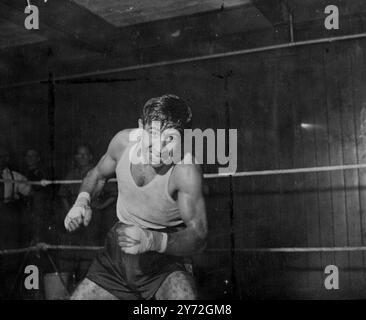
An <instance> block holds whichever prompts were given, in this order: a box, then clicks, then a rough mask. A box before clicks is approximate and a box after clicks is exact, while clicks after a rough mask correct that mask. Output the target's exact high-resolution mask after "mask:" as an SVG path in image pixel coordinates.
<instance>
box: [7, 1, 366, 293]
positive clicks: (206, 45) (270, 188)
mask: <svg viewBox="0 0 366 320" xmlns="http://www.w3.org/2000/svg"><path fill="white" fill-rule="evenodd" d="M77 2H79V4H77ZM117 2H118V1H108V3H110V4H112V3H114V7H113V8H114V10H116V8H117V7H118V4H117ZM234 2H235V1H233V3H234ZM32 3H33V2H32ZM83 3H84V4H85V3H86V1H75V2H74V1H58V0H49V1H48V2H47V3H43V1H34V4H38V5H39V8H40V21H41V22H40V30H39V31H27V30H25V29H24V27H22V24H23V22H24V16H25V14H24V13H23V11H24V6H25V2H24V1H18V0H11V1H10V0H9V1H3V0H1V1H0V75H1V78H0V108H1V113H0V138H1V139H2V140H3V141H6V143H7V144H8V145H9V146H10V147H11V149H12V156H13V159H14V161H15V163H16V165H15V166H16V167H19V168H21V165H22V163H21V162H22V159H23V157H24V152H25V150H26V149H27V148H28V147H35V148H38V149H39V150H40V151H41V153H42V155H43V158H44V161H45V162H46V163H47V164H49V165H50V166H53V168H54V170H55V174H56V177H57V178H62V177H63V176H64V175H65V173H66V172H67V170H68V168H69V167H70V165H71V160H72V151H73V149H74V147H75V146H76V145H77V144H78V143H79V142H88V143H90V144H91V145H92V146H93V148H94V150H95V153H96V155H97V157H99V156H101V155H102V154H103V152H104V151H105V150H106V148H107V144H108V142H109V141H110V139H111V138H112V137H113V136H114V134H115V133H117V132H118V131H119V130H121V129H124V128H130V127H134V126H136V124H137V119H138V116H139V113H140V108H141V107H142V105H143V104H144V102H145V101H146V100H147V99H149V98H151V97H153V96H158V95H161V94H164V93H174V94H177V95H179V96H181V97H182V98H184V99H185V100H186V101H187V102H188V103H189V105H190V106H191V108H192V110H193V115H194V118H193V120H194V122H193V125H194V127H197V128H201V129H202V130H203V129H205V128H213V129H219V128H220V129H221V128H235V129H237V130H238V171H251V170H268V169H287V168H300V167H316V166H327V165H342V164H357V163H364V157H365V151H366V148H365V146H366V145H365V139H364V136H363V134H365V132H362V130H361V124H362V122H363V121H364V120H365V119H363V118H362V115H363V114H362V113H361V111H362V110H363V108H365V107H366V99H365V98H366V96H365V95H366V90H365V88H366V73H365V71H366V69H365V47H366V40H365V39H362V38H361V39H355V40H346V41H339V42H328V43H322V44H316V45H314V44H312V45H304V46H297V47H292V48H287V49H280V50H272V51H268V52H261V53H252V54H246V55H236V56H232V57H221V58H216V59H208V60H203V61H193V62H186V63H179V64H171V65H168V66H161V67H153V68H143V69H141V70H131V71H124V72H108V71H106V72H104V73H103V74H102V75H97V74H96V73H95V71H98V70H110V69H114V68H121V67H125V66H129V65H131V66H132V65H141V64H146V63H152V62H159V61H166V60H174V59H180V58H188V57H195V56H201V55H210V54H215V53H223V52H230V51H233V50H240V49H245V48H254V47H262V46H268V45H274V44H279V43H287V42H289V41H290V38H289V13H292V14H293V18H294V37H295V41H303V40H309V39H317V38H326V37H333V36H341V35H347V34H357V33H362V32H366V20H365V12H366V3H365V2H364V1H362V0H359V1H357V0H349V1H331V3H328V2H327V1H315V0H309V1H300V0H295V1H292V0H289V1H280V0H273V1H270V0H268V1H236V3H234V5H233V6H231V5H228V6H227V7H226V5H225V2H222V3H221V2H220V3H219V2H215V1H212V7H210V6H208V3H210V1H205V3H206V4H207V6H206V7H205V9H204V10H203V9H202V10H201V9H197V12H193V11H192V12H190V11H189V8H198V7H199V4H197V3H199V2H198V1H186V4H185V5H182V6H181V7H179V3H180V2H179V1H178V2H177V3H176V4H172V3H170V4H169V7H168V6H167V5H165V6H164V5H163V4H162V3H161V1H150V2H149V3H151V5H149V6H148V5H147V6H146V7H144V8H142V9H141V12H140V11H136V14H135V15H127V14H125V16H123V14H122V17H121V16H118V15H115V16H113V15H112V14H111V15H110V16H109V15H108V14H107V13H108V12H107V11H106V9H105V8H104V9H103V8H99V9H100V10H99V11H98V10H97V9H98V6H99V5H100V6H102V4H98V1H94V2H93V3H94V7H93V6H92V8H94V10H96V11H94V12H93V11H90V8H86V7H84V6H82V5H80V4H83ZM229 3H230V2H229ZM153 4H155V9H154V5H153ZM328 4H333V5H338V7H339V10H340V15H341V17H340V29H339V30H331V31H330V30H326V29H325V27H324V25H323V23H324V18H325V16H326V15H325V14H324V8H325V6H326V5H328ZM159 5H160V7H159ZM120 6H121V9H123V10H122V12H127V11H126V10H127V9H128V8H125V7H123V5H122V4H121V5H120ZM197 6H198V7H197ZM182 7H183V8H185V10H186V11H184V10H182ZM187 8H188V9H187ZM103 10H104V11H103ZM136 10H137V9H136ZM187 10H188V11H187ZM132 11H133V10H132ZM103 14H105V15H104V19H103V18H102V16H103ZM105 17H107V18H108V19H109V20H105V19H106V18H105ZM129 19H130V20H129ZM178 30H179V32H178ZM172 34H179V35H178V36H172ZM85 72H91V74H89V75H86V76H82V77H81V76H78V74H80V73H85ZM74 75H76V76H74ZM68 76H74V77H73V78H72V79H68V78H67V77H68ZM64 77H66V78H64ZM301 124H312V125H313V126H312V127H310V128H308V127H306V126H304V125H303V126H302V125H301ZM204 169H205V173H209V172H217V166H205V168H204ZM206 182H207V185H208V187H209V194H208V195H207V213H208V219H209V227H210V239H209V246H208V249H229V248H230V246H231V245H232V242H231V240H232V239H230V227H231V226H233V228H234V234H235V249H240V248H257V247H318V246H319V247H323V246H324V247H328V246H329V247H333V246H361V245H365V239H364V235H365V228H366V224H365V223H366V219H365V206H366V192H365V171H364V170H350V171H337V172H331V173H329V172H326V173H307V174H291V175H281V176H261V177H247V178H233V180H232V185H231V186H230V180H229V179H228V178H220V179H207V180H206ZM230 190H232V195H233V197H232V198H230ZM231 203H232V204H233V212H232V214H233V216H232V217H231ZM232 258H234V260H232ZM195 262H196V270H197V273H198V276H199V279H200V283H201V284H202V287H204V288H205V289H204V290H206V291H207V292H208V293H210V295H211V296H213V297H225V294H224V291H226V292H227V294H226V296H227V297H230V298H241V299H244V298H252V299H266V298H291V299H304V298H305V299H313V298H326V299H333V298H365V297H366V291H365V289H366V281H365V256H364V254H363V253H362V252H352V253H347V252H339V253H286V254H284V253H242V252H240V251H239V250H238V251H236V252H235V254H234V257H233V256H232V255H231V253H230V251H229V250H226V251H209V250H208V251H207V252H205V253H203V254H202V255H199V256H197V257H195ZM329 264H335V265H337V266H338V267H339V270H340V289H339V290H333V291H332V290H331V291H329V290H326V289H325V288H324V279H325V274H324V268H325V266H327V265H329ZM233 270H234V272H235V273H234V278H233V277H232V276H233V274H232V271H233ZM225 280H229V284H228V285H225V283H224V281H225ZM232 280H234V281H235V283H232V282H231V281H232Z"/></svg>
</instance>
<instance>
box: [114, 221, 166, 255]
mask: <svg viewBox="0 0 366 320" xmlns="http://www.w3.org/2000/svg"><path fill="white" fill-rule="evenodd" d="M116 232H117V234H118V245H119V246H120V248H121V250H122V251H123V252H125V253H128V254H139V253H143V252H146V251H157V252H160V253H161V252H164V251H165V249H166V246H167V242H168V235H167V234H166V233H164V232H157V231H151V230H146V229H142V228H140V227H137V226H126V225H120V226H119V227H117V229H116Z"/></svg>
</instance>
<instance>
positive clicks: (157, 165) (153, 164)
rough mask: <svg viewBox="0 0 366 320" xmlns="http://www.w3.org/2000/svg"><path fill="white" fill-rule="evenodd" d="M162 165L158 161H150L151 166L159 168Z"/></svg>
mask: <svg viewBox="0 0 366 320" xmlns="http://www.w3.org/2000/svg"><path fill="white" fill-rule="evenodd" d="M162 165H163V163H162V162H161V161H160V162H159V163H151V166H152V167H153V168H160V167H161V166H162Z"/></svg>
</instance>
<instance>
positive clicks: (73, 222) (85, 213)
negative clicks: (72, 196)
mask: <svg viewBox="0 0 366 320" xmlns="http://www.w3.org/2000/svg"><path fill="white" fill-rule="evenodd" d="M89 203H90V195H89V193H87V192H81V193H80V194H79V196H78V197H77V199H76V201H75V204H74V205H73V207H72V208H71V209H70V211H69V212H68V214H67V215H66V218H65V221H64V225H65V228H66V230H67V231H74V230H76V229H77V228H79V226H80V225H81V224H84V226H87V225H88V224H89V222H90V220H91V217H92V210H91V209H90V206H89Z"/></svg>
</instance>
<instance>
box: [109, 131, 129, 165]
mask: <svg viewBox="0 0 366 320" xmlns="http://www.w3.org/2000/svg"><path fill="white" fill-rule="evenodd" d="M135 131H136V129H124V130H121V131H119V132H118V133H117V134H116V135H115V136H114V137H113V139H112V140H111V142H110V144H109V147H108V153H109V155H110V156H111V157H112V158H113V159H115V160H118V159H119V158H120V157H121V155H122V153H123V151H124V150H125V149H126V147H127V146H128V144H129V143H130V142H131V141H133V138H134V134H135Z"/></svg>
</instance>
